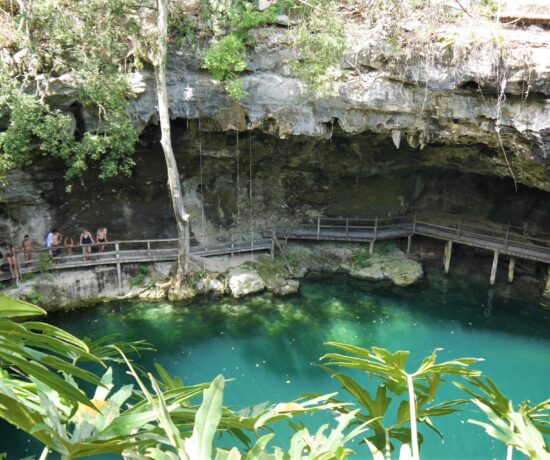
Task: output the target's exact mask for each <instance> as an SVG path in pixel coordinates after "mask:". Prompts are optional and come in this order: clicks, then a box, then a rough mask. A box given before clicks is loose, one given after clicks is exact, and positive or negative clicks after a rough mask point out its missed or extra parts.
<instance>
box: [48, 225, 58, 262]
mask: <svg viewBox="0 0 550 460" xmlns="http://www.w3.org/2000/svg"><path fill="white" fill-rule="evenodd" d="M55 232H57V229H55V228H54V229H52V231H51V232H50V233H48V236H47V237H46V248H47V249H49V250H50V254H52V244H53V234H54V233H55ZM52 255H53V254H52Z"/></svg>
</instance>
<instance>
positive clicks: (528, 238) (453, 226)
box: [415, 214, 550, 249]
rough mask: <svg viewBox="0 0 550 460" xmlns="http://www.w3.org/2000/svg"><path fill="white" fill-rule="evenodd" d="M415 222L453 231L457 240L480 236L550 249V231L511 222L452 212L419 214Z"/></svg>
mask: <svg viewBox="0 0 550 460" xmlns="http://www.w3.org/2000/svg"><path fill="white" fill-rule="evenodd" d="M415 223H416V224H417V225H427V226H431V227H433V228H439V229H441V230H443V231H448V232H452V233H453V234H454V237H455V239H457V240H459V239H460V238H461V237H463V236H464V235H467V236H468V237H470V238H479V239H480V240H483V239H493V240H499V241H500V242H502V243H503V244H504V246H505V247H507V246H509V245H510V244H514V245H515V246H518V247H524V248H526V249H532V248H533V247H535V246H536V247H542V248H549V249H550V233H545V232H541V231H536V232H534V231H533V230H529V229H527V228H523V227H518V226H513V225H510V224H508V225H503V224H497V223H494V222H487V221H485V222H483V221H476V220H472V219H468V218H464V217H462V216H456V215H452V214H439V215H427V214H417V215H416V219H415Z"/></svg>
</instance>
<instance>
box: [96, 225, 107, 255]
mask: <svg viewBox="0 0 550 460" xmlns="http://www.w3.org/2000/svg"><path fill="white" fill-rule="evenodd" d="M96 239H97V242H98V243H106V242H107V227H101V228H98V229H97V232H96ZM104 250H105V245H104V244H102V245H101V246H100V248H99V252H103V251H104Z"/></svg>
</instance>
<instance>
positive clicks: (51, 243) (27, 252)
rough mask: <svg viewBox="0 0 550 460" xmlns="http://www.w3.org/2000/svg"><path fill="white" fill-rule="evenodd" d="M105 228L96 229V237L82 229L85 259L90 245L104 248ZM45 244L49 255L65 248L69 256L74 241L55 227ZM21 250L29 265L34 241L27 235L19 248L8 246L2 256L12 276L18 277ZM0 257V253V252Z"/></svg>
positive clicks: (0, 254)
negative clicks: (18, 258)
mask: <svg viewBox="0 0 550 460" xmlns="http://www.w3.org/2000/svg"><path fill="white" fill-rule="evenodd" d="M107 241H108V240H107V228H106V227H101V228H98V229H97V232H96V238H95V240H94V237H93V236H92V234H91V233H90V231H89V230H87V229H83V230H82V233H81V234H80V240H79V243H80V246H81V247H82V253H83V255H84V258H85V259H89V258H90V257H91V254H92V246H93V245H96V244H97V245H98V250H99V252H103V251H104V250H105V243H107ZM45 246H46V248H47V249H48V251H49V253H50V254H51V256H52V257H53V258H54V259H55V258H56V257H58V256H59V255H60V254H61V252H62V251H63V249H65V250H66V251H67V253H68V255H69V256H72V255H73V253H74V248H75V243H74V240H73V238H72V237H71V236H69V235H67V236H65V238H63V234H62V233H61V232H60V231H59V230H58V229H56V228H54V229H52V231H50V232H49V233H48V235H47V237H46V242H45ZM18 252H23V258H24V263H25V266H29V265H30V264H31V262H32V260H33V255H34V243H33V241H32V239H31V238H30V236H29V235H25V236H24V237H23V241H22V242H21V248H20V249H19V248H16V247H15V246H14V245H11V246H9V247H8V250H7V251H6V254H5V256H4V260H5V263H6V264H7V265H8V266H9V270H10V274H11V277H12V278H16V279H17V278H19V275H20V272H19V264H18V262H17V253H18ZM0 257H2V253H1V252H0Z"/></svg>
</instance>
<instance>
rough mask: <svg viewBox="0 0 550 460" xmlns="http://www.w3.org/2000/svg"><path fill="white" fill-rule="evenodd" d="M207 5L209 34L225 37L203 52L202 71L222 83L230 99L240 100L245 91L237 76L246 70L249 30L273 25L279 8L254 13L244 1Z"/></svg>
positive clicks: (250, 43)
mask: <svg viewBox="0 0 550 460" xmlns="http://www.w3.org/2000/svg"><path fill="white" fill-rule="evenodd" d="M208 5H209V6H210V9H209V11H210V13H211V15H212V18H211V20H210V26H211V27H212V29H213V30H212V32H213V33H216V31H219V30H226V31H228V34H227V35H225V36H224V37H222V38H214V39H213V40H212V42H211V43H210V46H209V47H208V49H207V50H206V51H205V53H204V68H205V69H206V70H208V71H209V72H210V73H211V74H212V76H213V77H214V78H215V79H216V80H218V81H220V82H224V83H225V89H226V91H227V93H228V94H229V95H230V96H231V97H232V98H234V99H241V98H243V97H244V96H246V92H245V91H244V89H243V87H242V82H241V81H240V80H238V79H237V75H238V74H240V73H242V72H244V71H245V70H246V50H247V47H250V46H253V45H254V41H253V39H252V36H251V35H250V33H249V30H250V29H252V28H254V27H259V26H263V25H266V24H272V23H274V22H275V21H276V19H277V15H278V14H279V12H280V11H281V5H279V4H277V5H275V6H272V7H270V8H268V9H267V10H265V11H258V10H256V9H255V7H254V6H253V5H252V4H251V3H249V2H247V1H244V0H231V1H229V2H216V1H214V2H211V3H209V4H208Z"/></svg>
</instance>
